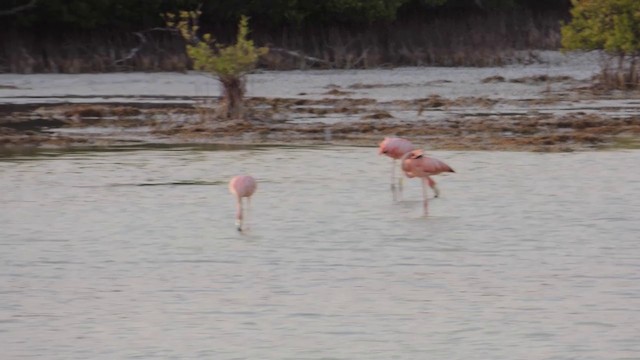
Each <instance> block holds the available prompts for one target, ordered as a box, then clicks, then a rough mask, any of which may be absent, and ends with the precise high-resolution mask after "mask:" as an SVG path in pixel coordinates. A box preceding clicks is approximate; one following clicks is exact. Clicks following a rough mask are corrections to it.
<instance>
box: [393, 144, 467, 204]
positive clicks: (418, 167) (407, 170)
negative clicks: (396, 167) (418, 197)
mask: <svg viewBox="0 0 640 360" xmlns="http://www.w3.org/2000/svg"><path fill="white" fill-rule="evenodd" d="M400 161H401V164H400V166H401V167H402V170H403V171H404V174H405V175H406V176H407V177H408V178H414V177H419V178H422V197H423V199H424V208H425V211H426V208H427V188H426V185H429V187H431V188H432V189H433V191H434V192H435V197H438V196H439V195H440V190H438V187H437V186H436V182H435V181H434V180H433V179H432V178H431V176H432V175H438V174H440V173H443V172H455V171H454V170H453V169H452V168H451V167H450V166H449V165H447V164H445V163H444V162H442V161H440V160H438V159H435V158H430V157H428V156H426V155H425V154H424V151H423V150H419V149H418V150H413V151H410V152H408V153H406V154H404V155H403V156H402V158H401V160H400Z"/></svg>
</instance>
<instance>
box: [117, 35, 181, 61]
mask: <svg viewBox="0 0 640 360" xmlns="http://www.w3.org/2000/svg"><path fill="white" fill-rule="evenodd" d="M152 31H170V32H174V33H177V32H178V29H173V28H165V27H155V28H152V29H147V30H142V31H136V32H134V33H133V34H134V35H135V36H136V37H137V38H138V40H139V43H138V46H136V47H134V48H133V49H131V50H129V53H128V54H127V56H125V57H123V58H121V59H118V60H115V61H114V62H113V64H114V65H118V64H121V63H123V62H125V61H127V60H131V59H133V58H134V57H135V56H136V55H137V54H138V52H139V51H140V50H141V49H142V48H143V47H144V45H145V44H146V43H147V37H146V36H145V34H146V33H149V32H152Z"/></svg>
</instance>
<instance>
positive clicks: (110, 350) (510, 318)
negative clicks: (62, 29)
mask: <svg viewBox="0 0 640 360" xmlns="http://www.w3.org/2000/svg"><path fill="white" fill-rule="evenodd" d="M434 155H435V156H437V157H438V158H440V159H442V160H445V161H446V162H447V163H449V164H450V165H451V166H452V167H454V168H455V169H456V171H457V173H456V174H452V175H449V176H441V177H439V184H440V188H441V190H442V195H443V196H442V197H441V198H439V199H433V200H432V201H431V202H430V205H429V211H430V213H429V216H428V217H424V216H423V214H422V206H421V203H420V201H418V199H419V197H420V195H421V190H420V187H419V183H418V182H417V181H407V183H406V186H405V192H404V197H403V200H401V201H395V202H394V201H393V200H392V196H391V192H390V191H389V183H388V182H389V170H390V161H389V160H388V159H385V158H381V157H378V156H377V155H376V150H375V149H374V148H361V147H317V148H283V147H271V148H269V147H262V148H244V149H228V148H227V149H213V148H209V149H206V148H171V149H155V150H137V149H130V150H124V151H103V152H99V151H93V152H70V153H49V154H47V153H40V154H36V155H32V156H13V157H5V158H2V159H0V203H1V204H2V207H3V210H2V211H1V212H0V225H1V226H0V284H2V286H1V288H0V347H1V348H2V358H3V359H28V358H34V359H35V358H38V359H129V358H136V359H196V358H197V359H465V360H466V359H478V360H487V359H607V360H610V359H639V358H640V341H639V340H638V339H640V171H638V169H637V166H638V164H640V152H639V151H615V152H589V153H569V154H535V153H508V152H501V153H497V152H496V153H494V152H435V153H434ZM243 172H250V173H252V174H253V175H255V176H256V177H257V179H258V181H259V188H258V192H257V193H256V195H255V198H254V201H253V208H252V212H251V214H250V218H249V223H250V225H251V229H250V230H249V231H248V232H247V234H245V235H241V234H238V233H237V232H236V231H235V229H234V221H233V212H234V202H233V199H232V197H231V195H230V194H229V193H228V190H227V185H226V184H227V181H228V180H229V178H230V177H231V176H233V175H236V174H238V173H243Z"/></svg>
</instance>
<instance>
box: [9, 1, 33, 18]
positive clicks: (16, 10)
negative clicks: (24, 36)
mask: <svg viewBox="0 0 640 360" xmlns="http://www.w3.org/2000/svg"><path fill="white" fill-rule="evenodd" d="M37 1H38V0H30V1H29V2H28V3H26V4H24V5H20V6H16V7H14V8H13V9H9V10H0V16H8V15H13V14H17V13H19V12H20V11H24V10H29V9H31V8H32V7H35V6H36V2H37Z"/></svg>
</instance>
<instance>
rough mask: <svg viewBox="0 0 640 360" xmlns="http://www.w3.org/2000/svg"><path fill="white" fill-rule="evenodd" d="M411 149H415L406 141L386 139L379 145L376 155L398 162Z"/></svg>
mask: <svg viewBox="0 0 640 360" xmlns="http://www.w3.org/2000/svg"><path fill="white" fill-rule="evenodd" d="M413 149H415V147H414V146H413V143H412V142H411V141H409V140H407V139H403V138H393V137H386V138H384V140H382V142H381V143H380V148H379V151H378V154H380V155H386V156H388V157H390V158H392V159H394V160H398V159H400V158H401V157H402V155H404V154H406V153H408V152H410V151H412V150H413Z"/></svg>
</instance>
